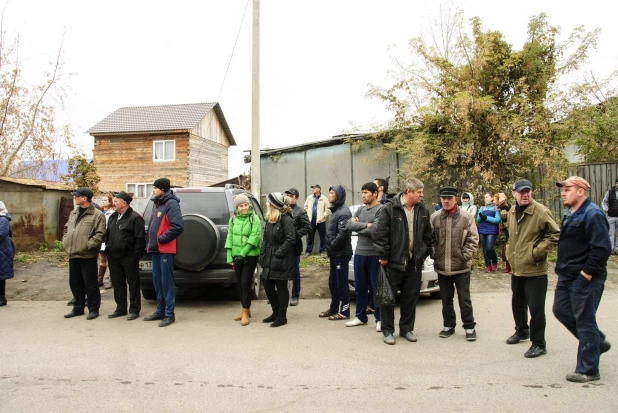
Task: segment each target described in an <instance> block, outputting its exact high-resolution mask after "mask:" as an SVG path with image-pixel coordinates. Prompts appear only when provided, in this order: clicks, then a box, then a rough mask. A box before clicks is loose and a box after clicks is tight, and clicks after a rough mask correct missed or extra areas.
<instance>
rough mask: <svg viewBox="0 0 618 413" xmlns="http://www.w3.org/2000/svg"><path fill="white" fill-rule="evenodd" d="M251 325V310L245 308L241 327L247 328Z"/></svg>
mask: <svg viewBox="0 0 618 413" xmlns="http://www.w3.org/2000/svg"><path fill="white" fill-rule="evenodd" d="M248 324H249V309H248V308H243V309H242V313H241V319H240V325H241V326H246V325H248Z"/></svg>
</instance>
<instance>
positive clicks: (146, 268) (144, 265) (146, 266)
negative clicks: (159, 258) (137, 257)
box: [139, 261, 152, 271]
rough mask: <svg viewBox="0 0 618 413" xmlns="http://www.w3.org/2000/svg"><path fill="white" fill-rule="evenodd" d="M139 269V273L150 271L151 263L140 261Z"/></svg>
mask: <svg viewBox="0 0 618 413" xmlns="http://www.w3.org/2000/svg"><path fill="white" fill-rule="evenodd" d="M139 269H140V270H141V271H152V261H140V262H139Z"/></svg>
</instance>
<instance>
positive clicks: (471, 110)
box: [368, 11, 599, 191]
mask: <svg viewBox="0 0 618 413" xmlns="http://www.w3.org/2000/svg"><path fill="white" fill-rule="evenodd" d="M467 27H468V26H467V25H466V24H465V22H464V19H463V15H462V13H461V12H460V11H456V12H454V13H450V12H444V11H443V12H442V14H441V15H440V19H439V21H437V22H436V24H434V25H433V28H434V29H435V30H434V31H433V32H432V33H433V35H429V36H421V37H418V38H414V39H412V40H411V41H410V43H409V49H410V56H409V59H410V60H411V61H410V62H409V63H403V62H400V61H398V62H397V67H398V68H399V70H398V79H397V82H396V83H395V84H394V85H392V86H391V87H390V88H388V89H383V88H379V87H375V86H372V87H371V89H370V91H369V93H368V95H369V96H371V97H377V98H380V99H382V100H383V101H384V102H385V103H386V104H387V107H388V108H389V109H390V110H391V111H392V112H393V115H394V116H393V119H392V122H391V123H390V125H389V127H388V128H387V129H386V130H385V131H383V132H381V133H378V134H376V136H375V138H376V139H380V140H383V141H384V142H385V145H384V147H385V148H386V149H391V148H394V149H396V150H397V151H398V152H399V153H400V154H402V155H404V156H405V157H406V159H407V162H405V163H404V164H403V165H402V168H401V171H400V172H401V174H402V175H415V176H418V177H419V178H421V179H423V180H424V181H428V182H430V183H434V184H437V185H440V184H445V183H451V184H455V185H458V186H460V187H465V188H466V189H470V190H475V191H480V190H482V189H487V188H505V187H507V185H508V184H509V183H512V182H513V181H514V180H515V179H517V178H520V177H522V176H528V177H529V178H531V179H534V180H536V181H537V183H540V182H539V181H543V180H545V181H550V180H552V179H555V178H558V177H562V176H563V174H564V172H565V168H566V166H567V165H566V160H565V159H564V157H563V155H562V150H563V147H564V143H565V141H564V139H565V136H564V134H559V133H555V131H554V130H553V126H552V125H553V123H554V121H555V120H556V119H557V117H559V116H560V114H561V113H560V111H561V110H563V109H564V102H563V101H562V100H561V99H563V98H564V95H563V94H562V93H561V92H560V90H561V87H562V85H561V84H560V83H559V80H560V79H561V78H562V77H563V76H565V75H567V74H569V73H571V72H572V71H574V70H577V69H579V67H580V65H581V64H582V63H583V62H585V61H586V59H587V54H588V52H589V50H590V49H591V48H594V47H595V46H596V41H597V37H598V33H599V32H598V31H594V32H585V31H584V29H583V28H578V29H576V30H574V31H573V32H572V33H571V34H570V35H569V36H568V38H567V39H566V40H565V41H564V42H562V43H561V42H559V41H558V36H559V34H560V30H559V29H558V28H556V27H553V26H551V25H550V24H549V22H548V19H547V16H546V15H545V14H541V15H538V16H534V17H532V18H531V19H530V22H529V24H528V31H527V33H528V35H527V39H526V42H525V43H524V45H523V47H522V48H521V50H515V49H514V48H513V46H512V45H510V44H509V43H508V42H507V41H506V40H505V39H504V36H503V35H502V33H500V32H499V31H492V30H485V29H484V28H483V26H482V23H481V20H480V19H479V18H477V17H475V18H473V19H471V20H470V25H469V27H470V29H471V34H468V32H467Z"/></svg>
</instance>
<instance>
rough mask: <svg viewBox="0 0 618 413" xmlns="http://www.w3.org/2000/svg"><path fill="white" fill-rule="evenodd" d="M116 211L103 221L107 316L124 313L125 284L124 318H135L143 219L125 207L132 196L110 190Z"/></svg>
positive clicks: (138, 310) (143, 238) (138, 299)
mask: <svg viewBox="0 0 618 413" xmlns="http://www.w3.org/2000/svg"><path fill="white" fill-rule="evenodd" d="M113 195H114V199H113V203H114V207H115V209H116V211H115V212H114V213H113V214H112V215H111V216H110V217H109V221H108V224H107V244H106V251H107V259H108V263H109V273H110V276H111V279H112V284H113V285H114V301H116V310H114V312H113V313H111V314H109V315H108V317H109V318H116V317H121V316H125V315H127V284H128V286H129V297H130V298H129V303H130V305H129V309H128V316H127V320H135V319H136V318H137V317H139V313H140V311H141V308H142V302H141V297H140V286H139V259H140V257H141V256H142V254H144V251H145V247H146V238H145V236H146V234H145V231H144V219H143V218H142V217H141V216H140V214H138V213H137V212H135V211H133V209H132V208H131V207H130V206H129V204H130V203H131V201H132V200H133V198H132V197H131V195H129V194H127V193H126V192H124V191H120V192H114V194H113Z"/></svg>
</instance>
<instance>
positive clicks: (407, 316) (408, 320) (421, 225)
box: [371, 178, 433, 345]
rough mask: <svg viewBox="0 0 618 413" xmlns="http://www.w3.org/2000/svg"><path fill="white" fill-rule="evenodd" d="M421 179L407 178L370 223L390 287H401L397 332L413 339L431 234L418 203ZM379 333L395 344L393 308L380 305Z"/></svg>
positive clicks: (395, 289)
mask: <svg viewBox="0 0 618 413" xmlns="http://www.w3.org/2000/svg"><path fill="white" fill-rule="evenodd" d="M423 187H424V185H423V183H422V182H421V181H420V180H418V179H416V178H408V179H406V180H405V182H404V185H403V191H402V192H400V193H399V194H397V195H395V196H394V197H393V198H391V199H389V200H388V202H387V203H386V204H384V207H383V208H382V209H381V210H380V213H379V214H378V217H377V222H376V223H375V224H374V225H373V227H374V230H373V234H372V236H371V237H372V239H373V243H374V245H375V247H376V250H377V252H378V254H379V256H380V264H381V265H382V266H384V267H388V270H389V281H390V284H391V288H392V290H393V291H401V297H400V298H401V305H400V307H401V318H400V319H399V335H400V336H402V337H405V339H406V340H408V341H411V342H415V341H416V340H417V339H416V336H415V335H414V320H415V318H416V304H417V302H418V297H419V294H420V290H421V281H422V277H423V272H422V271H423V262H424V261H425V258H427V256H428V255H429V254H430V253H431V247H432V245H433V236H432V233H431V225H430V222H429V218H430V216H431V214H430V213H429V211H428V210H427V208H425V206H424V205H423V204H422V203H421V201H422V199H423ZM380 317H381V319H382V334H383V335H384V342H385V343H386V344H391V345H392V344H395V337H394V336H393V334H394V332H395V308H394V307H393V306H382V307H380Z"/></svg>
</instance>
